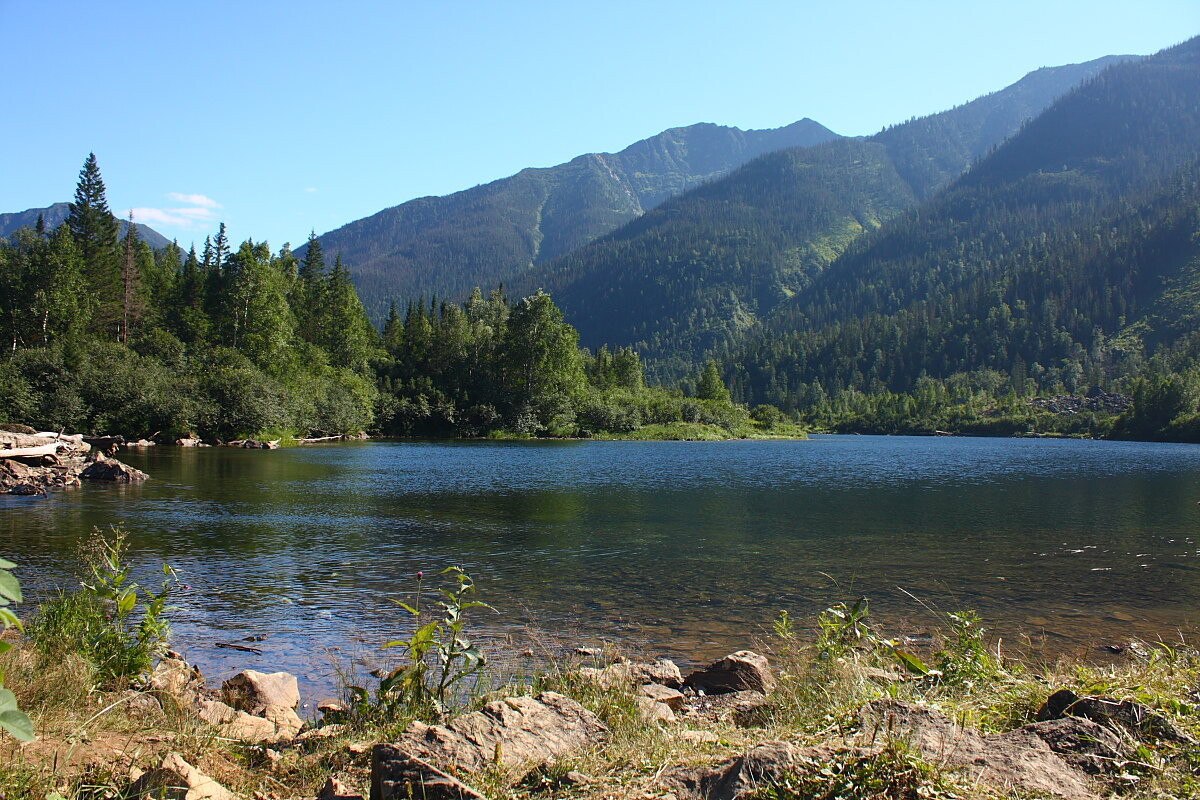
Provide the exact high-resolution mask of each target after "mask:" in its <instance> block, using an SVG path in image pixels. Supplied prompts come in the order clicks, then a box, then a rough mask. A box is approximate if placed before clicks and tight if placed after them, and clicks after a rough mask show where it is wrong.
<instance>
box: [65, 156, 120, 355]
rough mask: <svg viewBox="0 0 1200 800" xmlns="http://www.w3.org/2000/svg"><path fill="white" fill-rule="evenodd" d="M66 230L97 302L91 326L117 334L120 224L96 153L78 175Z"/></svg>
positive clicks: (88, 158) (89, 158) (118, 319)
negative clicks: (105, 185) (112, 209)
mask: <svg viewBox="0 0 1200 800" xmlns="http://www.w3.org/2000/svg"><path fill="white" fill-rule="evenodd" d="M67 227H68V228H69V229H70V231H71V235H72V237H73V238H74V239H75V245H76V246H77V247H78V248H79V253H80V256H81V257H82V259H83V272H84V276H85V277H86V278H87V285H88V290H89V291H90V292H91V293H92V296H93V297H94V298H95V299H96V316H95V319H94V321H93V324H94V326H95V327H96V328H97V329H98V330H99V331H101V332H106V333H109V334H111V333H113V332H116V330H117V328H116V326H117V323H118V322H119V321H120V319H121V316H122V313H121V296H122V286H121V268H120V260H119V257H118V254H117V233H118V229H119V224H118V223H117V219H116V217H114V216H113V215H112V211H111V210H109V207H108V199H107V197H106V196H105V189H104V178H103V177H101V175H100V166H99V164H98V163H97V161H96V154H95V153H89V154H88V157H87V160H86V161H84V162H83V168H82V169H81V170H80V171H79V182H78V183H77V184H76V186H75V202H73V203H71V207H70V213H69V214H68V216H67Z"/></svg>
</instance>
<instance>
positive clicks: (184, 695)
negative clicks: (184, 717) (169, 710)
mask: <svg viewBox="0 0 1200 800" xmlns="http://www.w3.org/2000/svg"><path fill="white" fill-rule="evenodd" d="M148 688H149V689H150V690H151V691H152V692H154V693H155V694H156V695H158V697H159V699H160V700H162V699H168V700H171V701H174V702H175V704H176V705H183V706H190V705H191V704H193V703H194V702H195V701H196V699H197V697H198V696H199V695H200V693H201V692H203V691H204V676H203V675H202V674H200V670H199V669H197V668H196V667H193V666H192V665H191V664H189V663H188V662H187V661H185V660H184V659H183V656H181V655H179V654H178V653H173V652H172V653H168V654H167V655H166V657H164V658H163V659H162V660H161V661H159V662H158V664H157V665H155V667H154V672H152V673H151V674H150V680H149V681H148Z"/></svg>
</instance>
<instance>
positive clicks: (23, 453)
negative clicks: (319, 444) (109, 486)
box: [0, 426, 149, 495]
mask: <svg viewBox="0 0 1200 800" xmlns="http://www.w3.org/2000/svg"><path fill="white" fill-rule="evenodd" d="M7 427H9V428H14V427H17V426H7ZM116 447H117V445H116V443H115V442H114V441H113V440H111V439H110V438H109V437H100V438H96V439H89V438H87V437H84V436H81V435H63V434H55V433H44V432H43V433H39V432H37V431H34V430H33V429H31V428H30V429H25V430H19V431H13V430H0V494H15V495H44V494H46V493H47V492H48V491H50V490H52V489H65V488H67V487H71V486H78V485H80V483H81V482H82V481H106V482H109V483H113V482H115V483H137V482H140V481H144V480H146V478H147V477H149V476H147V475H146V473H144V472H142V471H141V470H137V469H134V468H133V467H131V466H129V465H128V464H123V463H122V462H120V461H118V460H117V459H115V458H112V457H111V454H112V453H115V452H116Z"/></svg>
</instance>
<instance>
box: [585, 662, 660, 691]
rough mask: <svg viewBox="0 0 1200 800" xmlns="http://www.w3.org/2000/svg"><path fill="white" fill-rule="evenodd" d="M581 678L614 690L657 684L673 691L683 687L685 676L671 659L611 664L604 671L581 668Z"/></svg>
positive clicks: (593, 668)
mask: <svg viewBox="0 0 1200 800" xmlns="http://www.w3.org/2000/svg"><path fill="white" fill-rule="evenodd" d="M578 674H579V676H580V677H582V678H586V679H588V680H591V681H594V682H595V683H596V685H597V686H600V687H602V688H605V689H614V688H618V687H623V686H626V687H627V686H642V685H645V684H650V683H656V684H659V685H661V686H667V687H669V688H671V689H678V688H680V687H681V686H683V675H682V674H681V673H680V672H679V667H678V666H676V664H675V662H674V661H671V660H670V659H666V658H663V659H659V660H658V661H655V662H654V663H652V664H640V663H635V662H632V661H625V662H619V663H616V664H609V665H608V666H607V667H604V668H603V669H597V668H595V667H580V669H579V672H578Z"/></svg>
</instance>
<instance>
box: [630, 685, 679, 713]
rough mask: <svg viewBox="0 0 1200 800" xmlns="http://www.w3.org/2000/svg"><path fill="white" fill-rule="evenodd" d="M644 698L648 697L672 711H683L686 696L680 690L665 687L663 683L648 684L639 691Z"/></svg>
mask: <svg viewBox="0 0 1200 800" xmlns="http://www.w3.org/2000/svg"><path fill="white" fill-rule="evenodd" d="M638 691H639V693H640V694H641V696H642V697H647V698H649V699H651V700H653V701H654V702H656V703H662V704H663V705H665V706H666V707H667V708H669V709H671V710H672V711H682V710H683V703H684V700H685V698H684V696H683V692H681V691H679V690H678V689H672V688H671V687H669V686H663V685H662V684H661V683H647V684H645V685H644V686H642V688H641V689H639V690H638Z"/></svg>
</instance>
